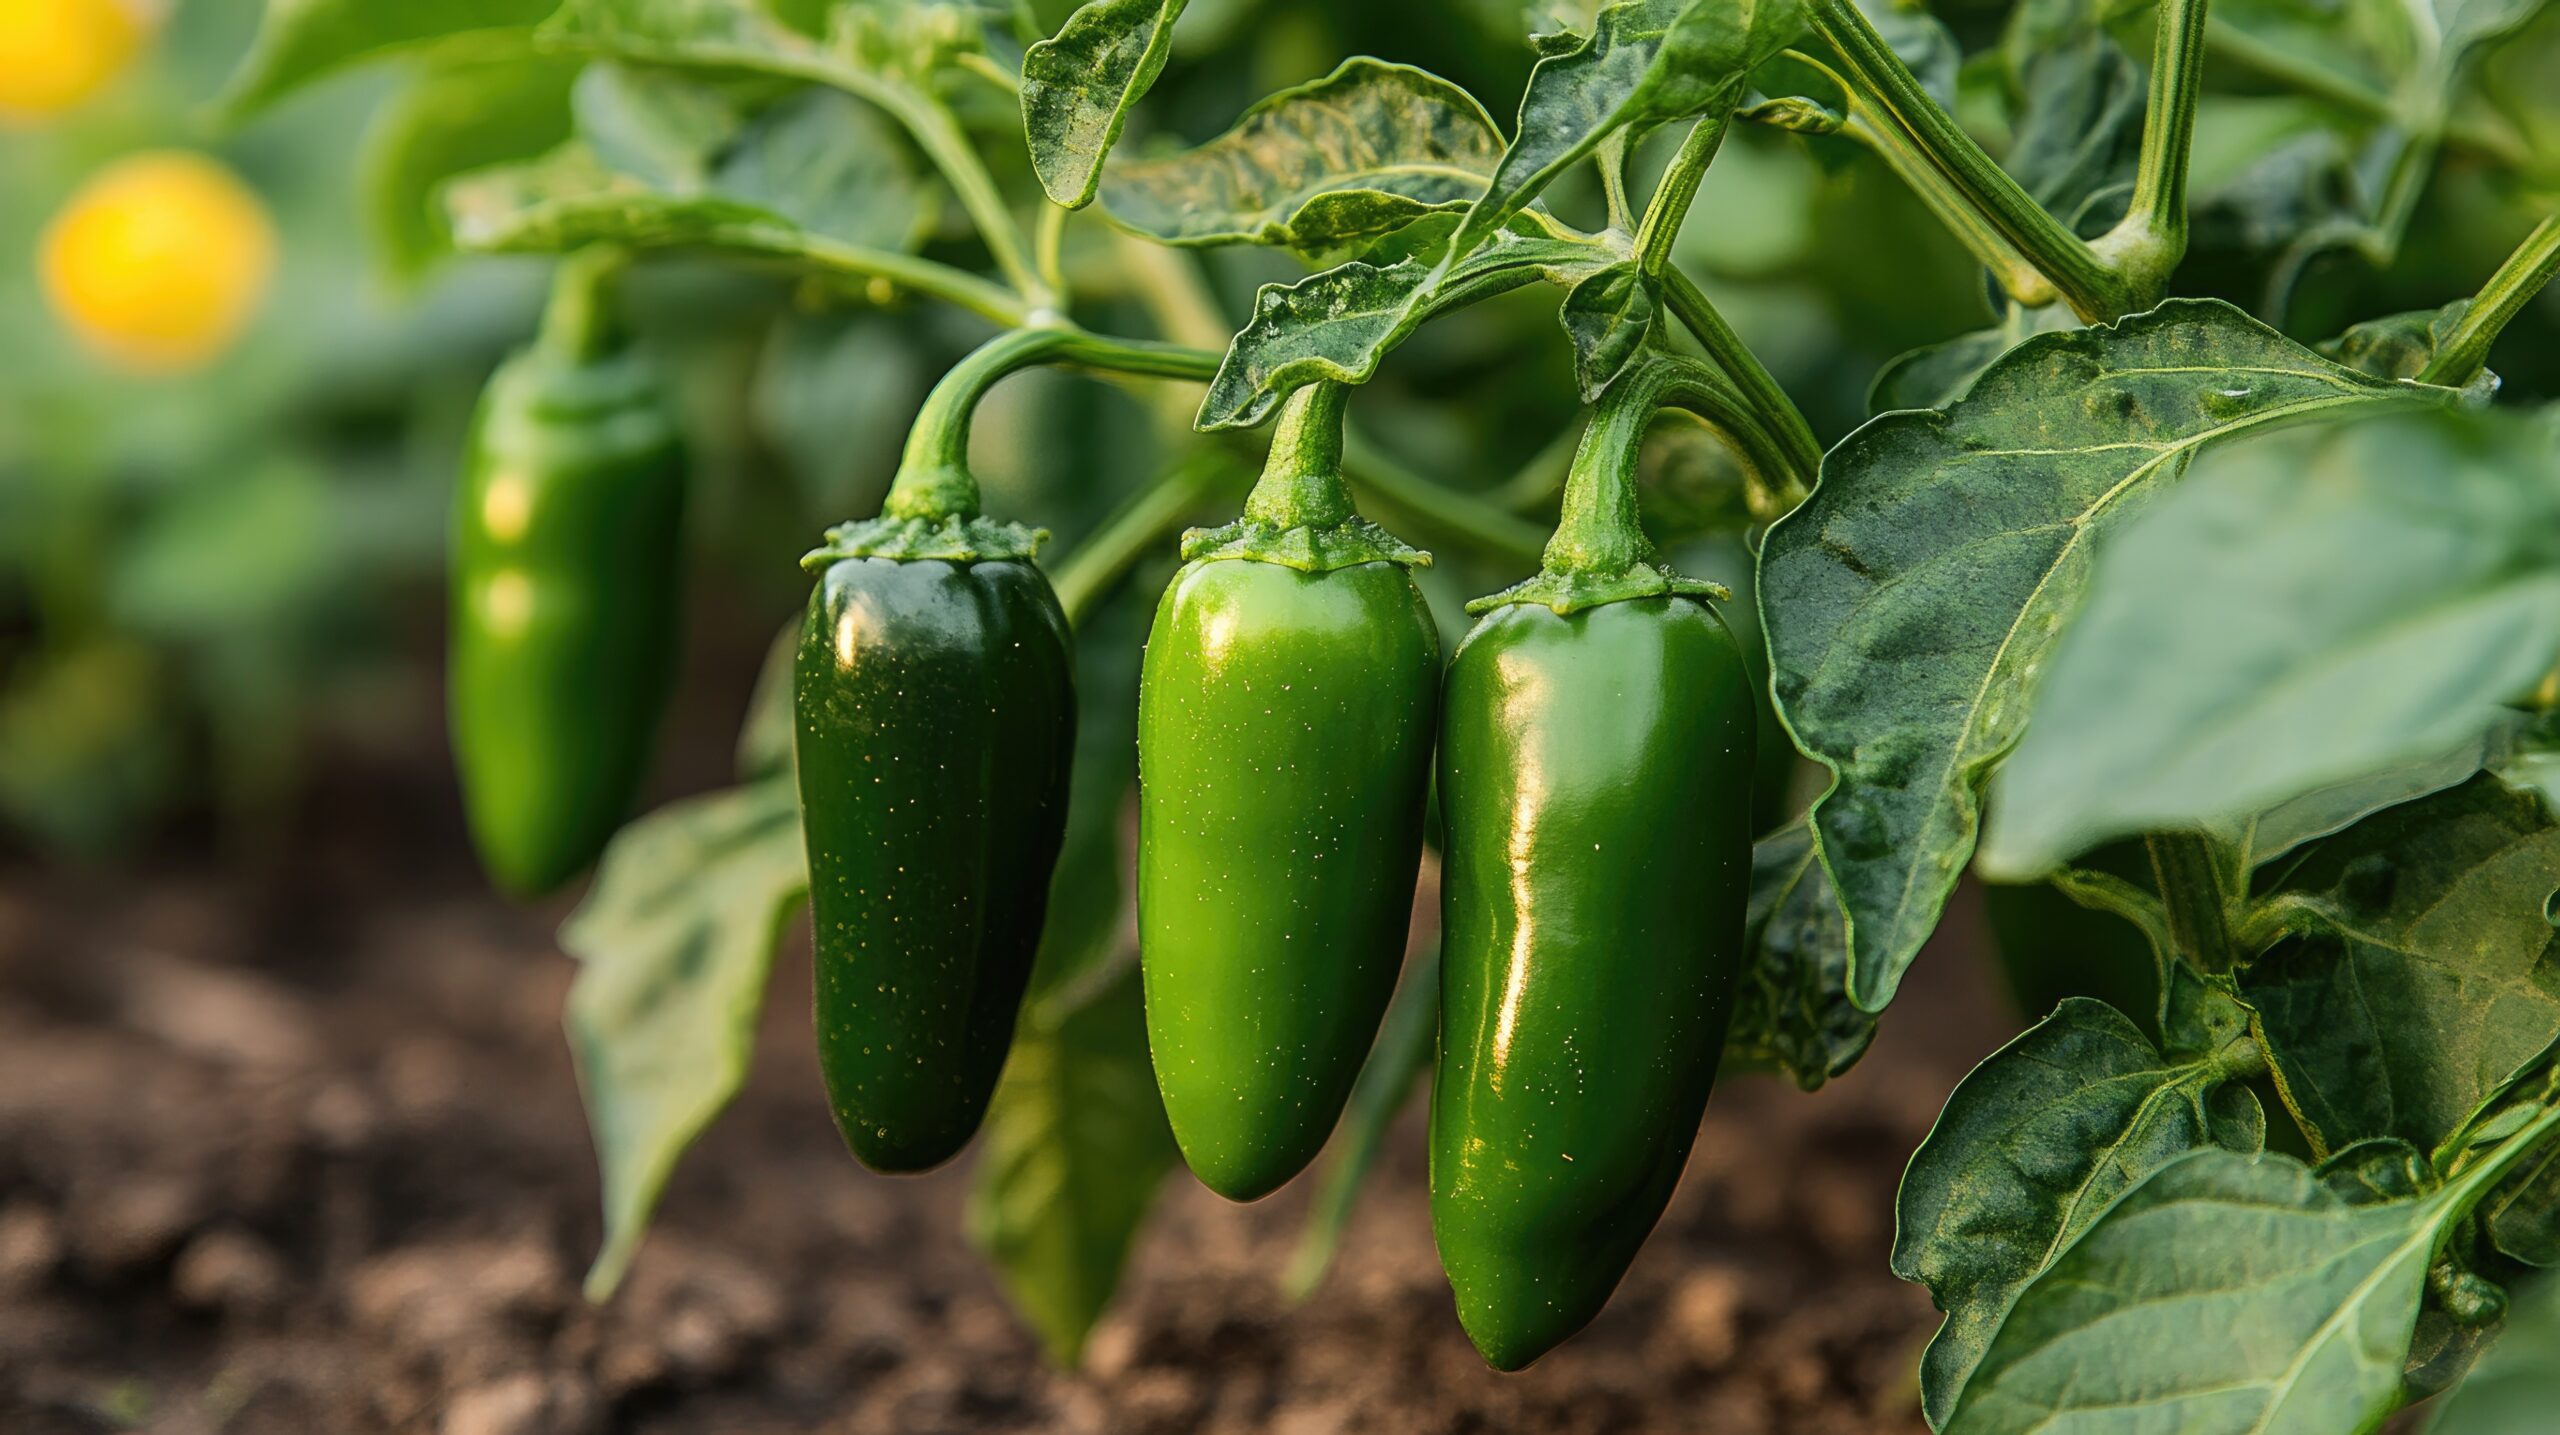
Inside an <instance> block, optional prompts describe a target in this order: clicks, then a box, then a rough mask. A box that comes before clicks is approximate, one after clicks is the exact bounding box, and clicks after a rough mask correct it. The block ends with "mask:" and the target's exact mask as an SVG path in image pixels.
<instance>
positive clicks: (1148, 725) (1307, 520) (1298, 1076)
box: [1138, 384, 1440, 1201]
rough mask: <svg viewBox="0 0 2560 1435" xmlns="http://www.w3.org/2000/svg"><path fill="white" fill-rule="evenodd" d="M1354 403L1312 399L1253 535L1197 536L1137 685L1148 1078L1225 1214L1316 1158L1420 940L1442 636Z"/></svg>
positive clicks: (1188, 546)
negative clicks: (1382, 518)
mask: <svg viewBox="0 0 2560 1435" xmlns="http://www.w3.org/2000/svg"><path fill="white" fill-rule="evenodd" d="M1340 410H1341V391H1340V390H1339V389H1338V388H1336V387H1335V386H1333V385H1330V384H1319V385H1313V386H1310V387H1309V388H1306V389H1302V390H1300V391H1299V393H1298V395H1297V396H1294V397H1293V399H1292V401H1291V405H1290V407H1289V409H1288V410H1287V412H1286V413H1284V415H1283V416H1282V419H1281V422H1280V429H1279V436H1278V438H1277V440H1276V441H1275V442H1274V443H1273V445H1272V456H1271V462H1270V466H1269V467H1268V469H1267V470H1266V471H1265V473H1264V476H1263V480H1262V482H1261V483H1260V484H1259V485H1257V486H1256V488H1255V489H1254V492H1253V495H1252V497H1251V498H1250V499H1249V500H1248V501H1247V504H1246V508H1245V518H1244V520H1243V521H1242V522H1240V523H1237V524H1234V525H1231V526H1230V527H1227V528H1224V529H1217V530H1209V531H1205V532H1194V533H1193V534H1191V535H1189V537H1188V538H1187V540H1186V541H1185V544H1184V553H1185V555H1186V556H1187V557H1188V558H1190V560H1191V561H1190V562H1189V563H1188V564H1187V565H1186V566H1185V567H1184V568H1183V569H1182V570H1181V571H1180V572H1179V573H1177V574H1176V575H1175V576H1174V579H1173V583H1172V585H1171V586H1170V587H1168V588H1167V589H1166V590H1165V595H1164V600H1163V602H1162V603H1161V604H1160V605H1159V606H1158V608H1157V609H1156V618H1155V627H1154V630H1153V632H1152V634H1151V635H1150V636H1149V638H1148V641H1147V651H1146V668H1145V675H1144V678H1143V681H1142V685H1141V687H1140V690H1139V708H1138V768H1139V793H1140V800H1139V838H1138V854H1139V855H1138V947H1139V952H1140V955H1141V963H1142V969H1143V971H1144V973H1145V984H1146V999H1147V1039H1148V1045H1149V1047H1150V1049H1151V1050H1152V1052H1153V1054H1154V1058H1155V1068H1156V1085H1157V1088H1158V1090H1159V1091H1161V1092H1162V1093H1163V1096H1164V1103H1165V1111H1166V1114H1167V1115H1168V1116H1169V1117H1170V1118H1171V1120H1172V1123H1173V1132H1174V1137H1175V1139H1176V1141H1177V1142H1178V1143H1179V1144H1180V1145H1181V1148H1182V1154H1183V1157H1184V1159H1186V1160H1187V1161H1189V1162H1190V1164H1191V1169H1192V1171H1193V1172H1195V1173H1196V1174H1197V1175H1198V1176H1199V1177H1200V1179H1201V1181H1202V1182H1203V1183H1204V1184H1206V1185H1207V1186H1208V1187H1209V1188H1210V1189H1211V1190H1213V1191H1216V1192H1217V1193H1218V1194H1220V1195H1222V1196H1225V1197H1227V1198H1228V1199H1230V1200H1236V1201H1250V1200H1254V1199H1257V1198H1259V1197H1261V1196H1264V1195H1267V1194H1269V1193H1270V1192H1271V1191H1273V1190H1275V1189H1277V1188H1278V1187H1279V1186H1280V1185H1281V1184H1282V1183H1284V1182H1286V1181H1287V1180H1288V1179H1289V1178H1290V1177H1292V1176H1295V1175H1296V1174H1297V1173H1298V1172H1299V1171H1301V1170H1303V1169H1305V1167H1306V1165H1307V1163H1308V1162H1309V1161H1312V1160H1313V1159H1314V1158H1315V1156H1316V1153H1317V1152H1318V1151H1319V1150H1321V1149H1323V1146H1324V1143H1325V1138H1326V1137H1327V1136H1328V1135H1330V1134H1331V1133H1332V1131H1333V1127H1334V1124H1335V1122H1336V1120H1337V1119H1338V1118H1339V1117H1340V1116H1341V1114H1342V1107H1343V1103H1344V1101H1345V1100H1346V1099H1348V1097H1349V1096H1350V1094H1351V1087H1352V1084H1353V1082H1354V1081H1355V1080H1357V1078H1358V1077H1359V1074H1360V1065H1361V1062H1362V1061H1363V1060H1364V1059H1365V1058H1366V1056H1367V1055H1368V1051H1369V1047H1370V1044H1371V1042H1372V1041H1373V1040H1375V1038H1376V1036H1377V1031H1378V1022H1379V1019H1380V1017H1381V1016H1383V1015H1384V1013H1385V1011H1386V1006H1387V999H1388V997H1389V996H1390V995H1391V994H1392V993H1393V991H1394V989H1395V983H1396V974H1397V971H1398V970H1399V968H1400V967H1401V965H1402V962H1403V957H1404V949H1405V936H1406V932H1407V929H1408V928H1409V926H1410V925H1411V920H1412V909H1413V888H1414V879H1415V876H1416V872H1417V869H1418V868H1419V865H1420V862H1421V858H1422V837H1423V812H1424V806H1425V803H1426V801H1427V799H1428V796H1429V793H1430V782H1431V745H1432V740H1433V737H1434V727H1435V714H1436V710H1437V706H1438V701H1439V683H1440V637H1439V631H1438V629H1437V628H1435V627H1434V626H1433V624H1432V621H1431V612H1430V609H1429V607H1428V606H1427V605H1426V604H1425V603H1424V602H1423V599H1422V594H1421V592H1420V590H1418V589H1417V588H1415V587H1414V584H1413V580H1412V578H1411V577H1409V576H1407V573H1406V565H1408V564H1412V563H1416V562H1424V561H1428V560H1427V557H1426V556H1425V555H1422V554H1419V553H1416V552H1415V551H1414V550H1412V549H1410V548H1406V547H1405V546H1404V545H1402V544H1400V543H1397V542H1395V540H1393V539H1392V538H1389V537H1387V536H1386V535H1385V534H1384V533H1383V532H1382V531H1381V530H1379V529H1377V528H1376V527H1375V526H1374V525H1371V524H1368V523H1366V522H1364V521H1362V520H1361V519H1359V518H1358V517H1357V516H1356V515H1355V514H1354V513H1353V512H1352V510H1351V505H1350V497H1349V494H1348V492H1347V491H1346V490H1345V489H1344V488H1343V484H1342V479H1341V474H1340V471H1339V467H1338V465H1339V463H1340V448H1341V412H1340Z"/></svg>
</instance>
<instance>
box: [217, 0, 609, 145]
mask: <svg viewBox="0 0 2560 1435" xmlns="http://www.w3.org/2000/svg"><path fill="white" fill-rule="evenodd" d="M558 3H559V0H267V11H266V18H265V20H264V21H263V22H262V23H261V24H260V25H259V26H258V38H257V39H256V41H255V42H253V43H252V44H251V45H250V47H249V54H248V56H247V58H245V59H243V60H242V61H241V62H240V68H239V69H238V70H237V71H236V72H234V73H233V75H232V77H231V82H230V84H229V86H228V87H227V88H226V89H225V90H224V91H223V95H222V98H221V100H220V101H219V102H218V103H219V105H220V107H221V109H222V111H223V113H224V114H225V116H226V117H228V118H230V119H232V120H235V121H236V120H242V119H246V118H248V117H249V116H250V115H252V114H254V113H256V112H257V111H259V110H262V109H264V108H266V107H267V106H269V105H271V104H274V103H275V102H276V101H277V100H279V99H282V98H283V97H284V96H286V95H289V94H291V93H293V92H294V91H295V90H298V89H300V88H302V87H303V86H304V85H307V84H309V83H311V82H312V81H314V80H317V79H319V78H321V77H323V76H325V75H330V74H334V73H336V72H337V71H339V70H343V69H346V68H347V67H349V66H352V65H357V64H361V63H363V62H365V61H368V60H378V59H382V58H385V57H387V56H391V55H396V54H403V53H415V52H417V51H421V50H432V51H433V52H435V53H436V54H437V55H438V56H439V57H440V58H448V59H452V58H466V57H467V58H476V59H484V60H486V59H501V58H509V57H514V58H521V57H523V55H524V53H525V52H526V51H527V50H529V49H530V48H531V46H532V31H533V27H534V26H535V25H536V24H538V23H539V22H540V21H541V20H542V18H543V17H544V16H546V15H548V14H550V13H551V11H552V8H553V7H554V6H555V5H557V4H558Z"/></svg>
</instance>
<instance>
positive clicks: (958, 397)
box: [880, 327, 1069, 521]
mask: <svg viewBox="0 0 2560 1435" xmlns="http://www.w3.org/2000/svg"><path fill="white" fill-rule="evenodd" d="M1068 337H1069V331H1068V330H1065V329H1055V328H1036V327H1035V328H1029V329H1012V330H1008V331H1006V332H1005V333H1002V334H999V335H997V336H996V337H995V338H993V339H990V340H988V341H987V342H986V343H984V344H981V345H979V346H978V347H977V348H976V349H974V350H972V351H971V352H970V353H969V355H968V357H966V358H964V359H962V360H961V361H960V362H958V363H956V364H953V365H952V366H951V369H950V372H948V373H946V374H944V375H943V376H942V379H941V382H939V383H936V384H935V385H934V386H933V392H931V393H929V394H927V395H925V400H924V407H923V408H921V409H919V410H917V411H916V421H915V426H914V427H912V428H910V429H908V430H907V451H906V455H905V456H904V457H903V458H902V459H901V460H900V461H899V463H898V476H897V478H896V479H895V480H894V481H892V482H891V483H890V485H889V496H888V497H887V498H886V499H884V500H882V502H881V504H880V511H881V513H883V514H885V515H887V516H888V517H891V518H919V519H925V520H929V521H931V520H941V519H947V518H975V517H977V516H978V480H977V476H976V475H974V474H972V473H970V472H969V420H970V419H971V417H973V416H974V415H975V414H976V413H977V411H978V401H979V400H981V399H983V398H985V397H986V396H987V390H989V389H992V388H994V387H995V386H996V382H997V381H998V380H1000V379H1002V378H1003V377H1004V376H1005V375H1007V374H1010V373H1012V372H1014V371H1015V370H1017V369H1021V368H1024V367H1026V366H1028V365H1031V364H1036V363H1039V362H1040V361H1041V360H1043V359H1046V358H1048V357H1050V356H1051V355H1053V354H1055V353H1056V352H1057V351H1058V350H1059V349H1060V348H1062V347H1064V345H1065V343H1066V340H1067V338H1068Z"/></svg>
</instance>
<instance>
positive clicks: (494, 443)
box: [447, 253, 685, 896]
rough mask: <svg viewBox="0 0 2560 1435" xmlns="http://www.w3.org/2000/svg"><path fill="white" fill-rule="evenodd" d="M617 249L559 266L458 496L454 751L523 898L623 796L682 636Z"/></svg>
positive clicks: (508, 881) (662, 452)
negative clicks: (618, 313)
mask: <svg viewBox="0 0 2560 1435" xmlns="http://www.w3.org/2000/svg"><path fill="white" fill-rule="evenodd" d="M619 264H620V260H619V259H618V258H617V257H615V256H612V255H608V254H602V253H594V254H581V255H578V256H575V257H573V258H572V259H570V260H569V261H567V262H566V263H565V264H564V266H563V268H562V271H561V274H560V277H559V279H558V281H557V283H556V284H555V286H554V289H553V295H552V301H551V306H550V308H549V310H548V311H547V313H546V314H545V316H544V320H543V326H542V332H541V336H540V337H539V338H538V339H537V340H536V341H535V342H534V343H533V344H532V345H531V346H530V347H528V348H526V349H524V350H523V351H521V352H519V353H517V354H515V355H514V356H512V357H510V358H509V359H507V361H506V362H505V363H504V364H502V365H501V366H500V367H499V368H498V370H497V372H496V373H495V374H493V375H492V376H491V377H490V380H489V386H488V388H487V390H486V392H484V393H483V395H482V396H481V401H480V409H479V412H478V414H477V416H476V418H475V419H474V422H473V425H472V431H471V440H470V446H469V450H468V455H467V458H466V461H465V466H464V469H463V476H462V483H461V485H460V489H459V491H458V495H457V501H456V504H455V510H454V542H453V558H452V615H451V639H450V651H449V654H448V659H447V662H448V675H447V700H448V708H449V715H450V721H451V727H452V735H453V750H454V760H455V765H456V767H457V768H458V769H459V771H460V774H461V779H462V790H463V798H464V806H465V808H466V811H467V813H468V816H469V819H470V825H471V834H472V839H473V841H474V844H475V845H476V846H477V848H478V849H479V853H480V859H481V862H482V865H483V866H485V867H486V868H487V870H488V872H489V874H490V876H491V877H492V878H493V879H494V880H495V881H496V882H497V883H498V884H499V885H500V886H501V887H504V888H506V889H507V890H509V891H511V892H515V893H517V894H520V895H525V896H532V895H536V894H539V893H543V892H547V891H550V890H551V889H553V888H555V887H558V886H559V885H560V884H561V883H563V882H566V881H568V880H569V879H570V878H571V877H573V876H576V875H577V874H578V873H579V872H580V871H582V870H584V869H585V868H586V867H587V865H588V864H589V863H591V862H593V861H594V860H595V858H596V854H597V853H598V852H600V851H602V850H603V848H604V844H605V842H606V841H607V840H608V839H609V838H611V837H612V835H613V832H614V829H615V828H617V827H618V826H620V825H621V823H622V820H623V818H624V817H625V816H627V815H628V814H629V812H630V808H631V804H632V800H633V798H634V797H635V796H636V795H637V793H638V789H639V786H640V783H641V781H642V779H643V778H644V777H645V775H646V773H647V769H648V764H649V756H650V752H651V748H652V746H653V743H654V739H655V737H656V733H657V726H658V719H659V717H660V715H661V713H662V712H663V710H664V709H665V706H666V699H667V695H668V690H669V687H670V684H671V681H672V679H673V677H674V674H675V664H676V659H677V655H678V651H679V647H680V637H681V626H682V618H683V607H682V603H681V592H682V586H683V585H682V582H681V577H682V573H681V570H682V561H681V559H682V519H683V510H684V487H685V461H684V450H683V444H682V442H681V439H680V436H679V434H678V430H677V426H676V421H675V417H674V414H673V412H672V410H671V408H670V406H669V403H668V400H667V397H666V395H665V393H664V391H663V390H662V388H661V387H660V385H659V383H658V382H657V379H656V376H655V375H654V374H653V373H651V371H650V369H649V367H648V365H647V364H646V362H645V361H644V360H643V359H642V358H641V357H640V356H639V355H638V354H636V353H634V352H632V351H631V349H630V348H629V347H628V346H627V345H625V344H624V343H623V342H622V340H621V337H620V334H619V332H618V330H617V329H616V327H615V325H614V324H613V323H612V322H611V318H610V313H609V310H610V305H611V298H612V291H613V288H614V284H613V276H614V275H615V273H616V272H617V270H618V267H619Z"/></svg>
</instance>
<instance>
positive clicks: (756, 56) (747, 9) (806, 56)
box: [538, 0, 833, 79]
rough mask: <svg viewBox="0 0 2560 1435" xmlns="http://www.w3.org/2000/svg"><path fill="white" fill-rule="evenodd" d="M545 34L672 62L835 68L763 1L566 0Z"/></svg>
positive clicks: (554, 40) (773, 69) (570, 45)
mask: <svg viewBox="0 0 2560 1435" xmlns="http://www.w3.org/2000/svg"><path fill="white" fill-rule="evenodd" d="M538 38H539V39H540V40H541V41H542V43H543V44H544V45H545V46H547V47H550V48H553V49H560V50H568V51H572V52H575V53H579V54H590V55H604V56H610V57H612V58H615V59H621V60H635V61H647V62H650V63H654V64H664V65H683V66H695V67H699V66H711V67H734V68H738V69H748V70H758V71H763V72H766V73H793V74H797V75H798V76H800V77H801V78H809V79H815V78H818V77H819V74H820V72H822V71H825V70H827V69H829V68H831V67H833V66H832V62H831V61H830V60H829V59H828V58H827V57H826V56H825V55H824V54H823V52H822V51H821V50H820V48H819V46H818V45H817V44H816V43H815V42H814V41H812V40H810V39H809V38H808V37H807V36H805V35H803V34H801V33H799V32H798V31H796V30H794V29H792V28H791V27H790V26H788V25H786V24H784V23H783V22H782V21H781V20H780V19H779V18H778V17H776V16H775V15H774V13H773V12H772V11H771V10H770V9H768V8H766V6H764V5H763V4H761V3H759V0H559V13H557V14H555V15H553V16H552V17H551V18H550V19H549V20H548V21H546V22H544V24H543V26H542V29H541V32H540V34H539V36H538Z"/></svg>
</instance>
